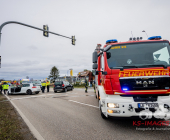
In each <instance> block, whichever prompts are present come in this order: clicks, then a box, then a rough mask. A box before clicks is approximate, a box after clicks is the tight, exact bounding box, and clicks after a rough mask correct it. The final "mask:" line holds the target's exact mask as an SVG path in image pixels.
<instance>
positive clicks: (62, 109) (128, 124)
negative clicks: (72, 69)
mask: <svg viewBox="0 0 170 140" xmlns="http://www.w3.org/2000/svg"><path fill="white" fill-rule="evenodd" d="M8 97H9V98H10V100H11V101H12V102H13V104H15V106H17V108H18V109H19V110H20V111H21V112H22V113H23V114H24V115H25V117H26V118H27V119H28V120H29V122H30V123H31V124H32V125H33V127H34V128H35V129H36V130H37V131H38V133H39V134H40V135H41V136H42V137H43V138H44V139H45V140H58V139H63V140H67V139H73V140H91V139H98V140H99V139H107V140H111V139H112V140H113V139H117V140H125V139H127V140H130V139H132V140H136V139H138V140H143V139H148V140H151V139H154V140H156V139H159V140H160V139H165V140H168V139H170V127H168V126H166V127H165V126H155V125H154V126H140V127H139V126H133V123H134V121H140V120H136V119H135V120H134V119H108V120H103V119H102V117H101V116H100V111H99V109H98V101H97V99H96V98H95V96H94V91H93V89H89V91H88V93H85V92H84V89H74V90H73V91H68V92H67V93H62V92H60V93H54V92H53V91H52V90H51V91H50V92H49V93H40V94H38V95H9V96H8ZM153 121H154V120H153ZM139 128H148V130H145V131H144V130H139ZM150 128H151V129H153V128H154V129H157V128H161V129H162V128H166V130H160V129H159V130H150ZM168 129H169V130H168Z"/></svg>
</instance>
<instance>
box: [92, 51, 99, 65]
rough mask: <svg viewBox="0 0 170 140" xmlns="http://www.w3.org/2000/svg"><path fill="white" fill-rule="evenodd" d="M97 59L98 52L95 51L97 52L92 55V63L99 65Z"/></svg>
mask: <svg viewBox="0 0 170 140" xmlns="http://www.w3.org/2000/svg"><path fill="white" fill-rule="evenodd" d="M97 58H98V56H97V52H96V51H95V52H93V55H92V61H93V63H97Z"/></svg>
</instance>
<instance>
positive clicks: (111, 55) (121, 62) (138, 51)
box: [107, 41, 170, 69]
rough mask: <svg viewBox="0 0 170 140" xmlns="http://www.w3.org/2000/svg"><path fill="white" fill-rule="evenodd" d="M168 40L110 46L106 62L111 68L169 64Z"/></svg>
mask: <svg viewBox="0 0 170 140" xmlns="http://www.w3.org/2000/svg"><path fill="white" fill-rule="evenodd" d="M169 53H170V46H169V42H168V41H162V42H154V41H153V42H138V43H130V44H129V43H128V44H120V45H113V46H111V48H110V50H108V51H107V62H108V66H109V67H110V68H111V69H115V68H120V67H123V68H137V67H151V66H168V65H170V54H169Z"/></svg>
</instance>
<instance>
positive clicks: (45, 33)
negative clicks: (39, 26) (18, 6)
mask: <svg viewBox="0 0 170 140" xmlns="http://www.w3.org/2000/svg"><path fill="white" fill-rule="evenodd" d="M43 29H44V30H46V31H48V30H49V28H48V25H43ZM46 31H43V35H44V36H45V37H49V34H48V32H46Z"/></svg>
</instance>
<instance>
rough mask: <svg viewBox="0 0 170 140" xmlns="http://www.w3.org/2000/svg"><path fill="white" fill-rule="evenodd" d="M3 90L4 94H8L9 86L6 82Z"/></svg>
mask: <svg viewBox="0 0 170 140" xmlns="http://www.w3.org/2000/svg"><path fill="white" fill-rule="evenodd" d="M2 88H3V90H4V94H6V91H7V90H8V88H9V85H8V84H7V83H6V82H4V84H3V85H2Z"/></svg>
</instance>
